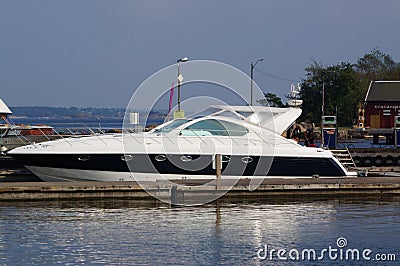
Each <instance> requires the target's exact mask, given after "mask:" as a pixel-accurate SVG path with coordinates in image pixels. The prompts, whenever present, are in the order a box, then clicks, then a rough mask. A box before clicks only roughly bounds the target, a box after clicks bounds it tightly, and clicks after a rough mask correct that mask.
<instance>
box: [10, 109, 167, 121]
mask: <svg viewBox="0 0 400 266" xmlns="http://www.w3.org/2000/svg"><path fill="white" fill-rule="evenodd" d="M10 109H11V111H12V112H13V114H12V116H14V117H50V118H121V119H122V118H123V117H124V115H125V109H124V108H94V107H74V106H71V107H50V106H16V107H11V108H10ZM145 114H147V112H142V113H141V115H145ZM149 118H150V119H153V120H159V119H164V118H165V113H164V112H162V111H151V112H150V115H149Z"/></svg>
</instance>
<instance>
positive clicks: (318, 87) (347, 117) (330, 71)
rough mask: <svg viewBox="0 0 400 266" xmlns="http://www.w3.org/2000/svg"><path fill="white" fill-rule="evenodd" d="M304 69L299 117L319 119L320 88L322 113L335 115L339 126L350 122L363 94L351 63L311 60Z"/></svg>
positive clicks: (320, 112) (320, 110)
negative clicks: (300, 115) (328, 63)
mask: <svg viewBox="0 0 400 266" xmlns="http://www.w3.org/2000/svg"><path fill="white" fill-rule="evenodd" d="M306 72H307V74H306V79H305V80H304V81H303V83H302V91H301V94H300V96H301V98H302V99H303V101H304V102H303V108H302V109H303V114H302V119H303V120H307V119H309V120H311V121H314V122H319V121H320V120H321V116H322V94H323V91H324V102H325V104H324V115H337V116H338V122H339V123H340V124H341V125H351V124H352V122H353V120H354V118H355V117H356V108H357V102H358V101H359V100H361V99H362V97H363V95H362V93H361V91H360V88H359V83H358V78H357V73H356V71H355V70H354V68H353V65H352V64H350V63H348V62H342V63H338V64H336V65H333V66H329V67H325V66H323V65H322V64H320V63H317V62H313V64H312V65H311V66H309V67H307V68H306Z"/></svg>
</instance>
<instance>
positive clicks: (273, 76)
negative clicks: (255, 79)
mask: <svg viewBox="0 0 400 266" xmlns="http://www.w3.org/2000/svg"><path fill="white" fill-rule="evenodd" d="M254 69H255V70H257V71H258V72H260V73H262V74H264V75H266V76H269V77H271V78H275V79H280V80H284V81H290V82H299V80H293V79H286V78H281V77H278V76H275V75H272V74H269V73H266V72H264V71H262V70H260V69H258V68H254Z"/></svg>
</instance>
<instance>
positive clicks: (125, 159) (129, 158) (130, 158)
mask: <svg viewBox="0 0 400 266" xmlns="http://www.w3.org/2000/svg"><path fill="white" fill-rule="evenodd" d="M132 159H133V156H132V155H130V154H126V155H122V156H121V160H122V161H125V162H127V161H130V160H132Z"/></svg>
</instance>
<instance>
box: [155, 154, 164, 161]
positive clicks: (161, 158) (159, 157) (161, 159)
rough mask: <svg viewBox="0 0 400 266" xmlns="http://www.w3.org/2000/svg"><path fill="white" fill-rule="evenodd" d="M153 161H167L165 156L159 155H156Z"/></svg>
mask: <svg viewBox="0 0 400 266" xmlns="http://www.w3.org/2000/svg"><path fill="white" fill-rule="evenodd" d="M155 159H156V161H157V162H163V161H165V160H166V159H167V156H165V155H163V154H161V155H157V156H156V157H155Z"/></svg>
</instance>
